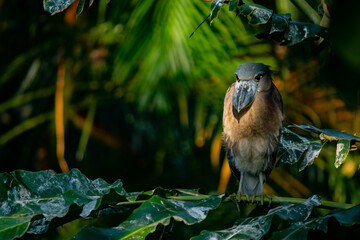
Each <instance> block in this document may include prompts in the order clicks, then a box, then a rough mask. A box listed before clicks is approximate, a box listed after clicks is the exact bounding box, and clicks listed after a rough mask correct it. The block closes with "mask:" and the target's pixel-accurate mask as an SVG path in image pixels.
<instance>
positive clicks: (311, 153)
mask: <svg viewBox="0 0 360 240" xmlns="http://www.w3.org/2000/svg"><path fill="white" fill-rule="evenodd" d="M288 127H291V128H298V129H302V130H305V131H306V132H309V133H311V134H312V135H316V136H317V138H316V137H310V136H305V135H300V134H298V133H295V132H293V131H291V130H290V129H288V128H286V127H283V129H282V133H283V134H282V137H281V141H280V144H279V151H278V154H277V156H278V157H281V160H280V163H289V164H294V163H299V169H300V171H302V170H303V169H305V167H307V166H309V165H311V164H312V163H313V162H314V159H315V158H317V157H318V156H319V154H320V152H321V150H322V147H323V146H324V145H325V143H326V142H327V141H338V143H337V147H336V159H335V167H339V166H340V165H341V164H342V163H343V162H344V161H345V159H346V157H347V155H348V154H349V151H350V148H351V142H352V141H359V139H360V138H359V137H357V136H355V135H352V134H350V133H345V132H340V131H337V130H333V129H319V128H317V127H314V126H311V125H309V124H306V123H302V124H300V125H296V124H294V125H289V126H288Z"/></svg>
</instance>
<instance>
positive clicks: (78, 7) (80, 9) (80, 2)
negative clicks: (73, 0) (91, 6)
mask: <svg viewBox="0 0 360 240" xmlns="http://www.w3.org/2000/svg"><path fill="white" fill-rule="evenodd" d="M84 6H85V0H80V1H79V5H78V6H77V9H76V14H77V15H79V14H80V13H82V11H83V10H84Z"/></svg>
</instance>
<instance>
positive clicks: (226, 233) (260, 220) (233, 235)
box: [191, 195, 321, 240]
mask: <svg viewBox="0 0 360 240" xmlns="http://www.w3.org/2000/svg"><path fill="white" fill-rule="evenodd" d="M320 204H321V200H320V198H319V197H318V196H316V195H314V196H312V197H311V198H309V199H308V200H306V201H305V202H303V203H301V204H292V203H286V204H283V205H282V206H279V207H277V208H274V209H271V210H270V211H269V212H268V213H267V214H266V215H263V216H259V217H250V218H245V219H240V221H239V222H237V223H236V224H235V225H234V226H232V227H231V228H228V229H224V230H221V231H202V232H201V234H200V235H199V236H196V237H193V238H191V239H192V240H217V239H218V240H220V239H261V238H262V237H263V236H264V235H265V234H266V233H267V232H268V231H269V229H270V226H271V222H272V219H273V217H274V216H275V215H278V216H279V217H280V218H281V219H283V220H286V221H302V220H305V219H307V218H308V217H309V216H310V214H311V212H312V209H313V207H315V206H319V205H320Z"/></svg>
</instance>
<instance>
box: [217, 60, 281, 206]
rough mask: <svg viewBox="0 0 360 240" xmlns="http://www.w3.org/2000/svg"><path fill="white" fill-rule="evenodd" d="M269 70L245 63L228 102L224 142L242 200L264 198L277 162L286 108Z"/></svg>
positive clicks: (226, 103) (237, 73)
mask: <svg viewBox="0 0 360 240" xmlns="http://www.w3.org/2000/svg"><path fill="white" fill-rule="evenodd" d="M271 73H272V72H271V70H270V69H269V66H267V65H264V64H262V63H244V64H241V65H240V66H239V67H238V68H237V69H236V71H235V76H236V81H235V82H234V83H233V84H232V85H231V86H230V87H229V88H228V90H227V92H226V96H225V100H224V112H223V140H224V144H225V148H226V154H227V158H228V161H229V166H230V169H231V171H232V173H233V174H234V175H235V177H236V178H237V179H238V180H239V181H240V183H239V190H238V196H239V199H240V197H241V195H242V194H247V196H253V197H254V196H255V195H260V196H261V202H263V197H264V189H263V183H264V182H265V180H266V177H267V176H268V175H269V174H270V172H271V170H272V168H273V166H274V164H275V159H276V153H277V149H278V144H279V141H280V136H281V126H282V111H283V104H282V98H281V95H280V93H279V90H278V89H277V88H276V87H275V85H274V84H273V82H272V78H271Z"/></svg>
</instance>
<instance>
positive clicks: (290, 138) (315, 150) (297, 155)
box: [277, 127, 322, 168]
mask: <svg viewBox="0 0 360 240" xmlns="http://www.w3.org/2000/svg"><path fill="white" fill-rule="evenodd" d="M321 147H322V143H321V140H320V139H316V138H307V137H305V136H301V135H300V134H297V133H295V132H293V131H291V130H290V129H288V128H286V127H283V128H282V136H281V140H280V144H279V150H278V154H277V156H278V157H281V163H290V164H294V163H297V162H299V161H300V160H301V157H302V156H303V153H304V152H306V155H305V156H306V158H303V163H301V166H302V167H303V168H304V167H305V166H308V165H309V164H311V163H312V162H313V160H314V158H315V157H317V156H318V154H319V152H320V150H321Z"/></svg>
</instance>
